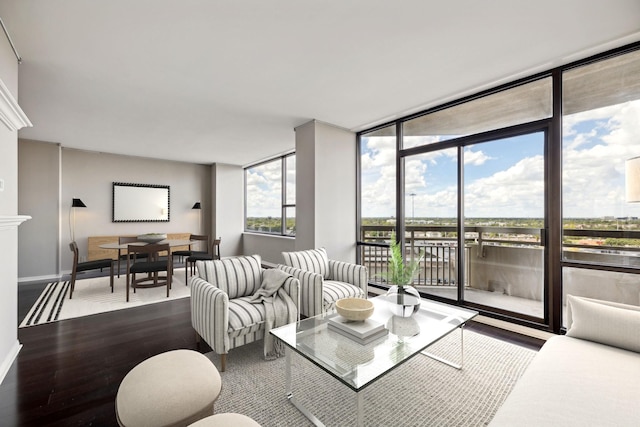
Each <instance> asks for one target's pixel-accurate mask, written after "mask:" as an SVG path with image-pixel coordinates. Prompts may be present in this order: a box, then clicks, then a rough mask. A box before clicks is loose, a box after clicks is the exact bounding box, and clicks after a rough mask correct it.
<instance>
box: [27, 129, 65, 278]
mask: <svg viewBox="0 0 640 427" xmlns="http://www.w3.org/2000/svg"><path fill="white" fill-rule="evenodd" d="M60 154H61V150H60V146H59V145H58V144H49V143H43V142H37V141H29V140H24V139H19V140H18V210H19V212H25V213H28V214H29V215H30V216H31V217H32V219H31V220H29V221H27V222H26V223H24V224H23V225H21V226H20V229H19V231H18V242H19V244H18V246H19V251H18V277H33V278H36V277H42V278H43V279H44V278H48V277H51V276H52V275H57V273H58V268H59V266H58V263H59V259H60V254H59V252H58V241H59V239H60V222H59V212H60ZM34 259H37V260H38V262H33V260H34Z"/></svg>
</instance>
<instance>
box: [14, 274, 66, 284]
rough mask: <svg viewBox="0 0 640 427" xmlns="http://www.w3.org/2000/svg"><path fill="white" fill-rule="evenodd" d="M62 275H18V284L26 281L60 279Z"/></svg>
mask: <svg viewBox="0 0 640 427" xmlns="http://www.w3.org/2000/svg"><path fill="white" fill-rule="evenodd" d="M61 277H62V276H59V275H57V274H54V275H48V276H32V277H18V284H26V283H31V282H44V281H45V280H46V281H50V282H52V281H54V280H60V278H61Z"/></svg>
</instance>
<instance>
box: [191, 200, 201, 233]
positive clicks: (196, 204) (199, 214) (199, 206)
mask: <svg viewBox="0 0 640 427" xmlns="http://www.w3.org/2000/svg"><path fill="white" fill-rule="evenodd" d="M191 209H197V210H198V233H200V230H201V229H202V228H201V227H202V205H201V204H200V202H195V203H194V204H193V207H192V208H191Z"/></svg>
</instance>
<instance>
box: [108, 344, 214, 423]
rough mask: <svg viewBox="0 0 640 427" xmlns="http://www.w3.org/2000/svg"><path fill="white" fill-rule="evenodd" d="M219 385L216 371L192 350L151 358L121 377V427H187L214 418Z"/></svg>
mask: <svg viewBox="0 0 640 427" xmlns="http://www.w3.org/2000/svg"><path fill="white" fill-rule="evenodd" d="M221 385H222V382H221V379H220V374H219V373H218V370H217V369H216V367H215V366H214V365H213V363H212V362H211V361H210V360H209V359H207V358H206V357H205V356H204V355H202V354H200V353H198V352H197V351H193V350H174V351H168V352H166V353H162V354H159V355H157V356H153V357H151V358H149V359H147V360H145V361H143V362H141V363H139V364H138V365H137V366H135V367H134V368H133V369H132V370H131V371H129V373H128V374H127V375H126V376H125V377H124V379H123V380H122V383H120V387H119V388H118V394H117V396H116V416H117V418H118V424H119V425H121V426H123V427H170V426H171V427H172V426H187V425H189V424H190V423H193V422H195V421H197V420H199V419H202V418H205V417H208V416H210V415H211V414H213V402H215V401H216V399H217V398H218V395H219V394H220V388H221Z"/></svg>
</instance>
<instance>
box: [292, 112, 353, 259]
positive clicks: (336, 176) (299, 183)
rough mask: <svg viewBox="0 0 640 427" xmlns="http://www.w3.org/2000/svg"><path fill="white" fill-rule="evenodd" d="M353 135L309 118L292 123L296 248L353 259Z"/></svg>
mask: <svg viewBox="0 0 640 427" xmlns="http://www.w3.org/2000/svg"><path fill="white" fill-rule="evenodd" d="M356 237H357V233H356V137H355V134H354V133H353V132H350V131H348V130H345V129H342V128H339V127H336V126H332V125H330V124H327V123H322V122H318V121H316V120H313V121H311V122H308V123H305V124H304V125H302V126H299V127H297V128H296V245H295V247H296V250H304V249H311V248H318V247H324V248H326V249H327V254H328V255H329V258H331V259H335V260H340V261H348V262H355V260H356V244H355V242H356Z"/></svg>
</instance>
